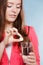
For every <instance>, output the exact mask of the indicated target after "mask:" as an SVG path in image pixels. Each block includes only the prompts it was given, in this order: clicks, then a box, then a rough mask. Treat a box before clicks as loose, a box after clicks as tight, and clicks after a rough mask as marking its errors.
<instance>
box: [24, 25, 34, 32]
mask: <svg viewBox="0 0 43 65" xmlns="http://www.w3.org/2000/svg"><path fill="white" fill-rule="evenodd" d="M24 28H25V30H26V31H27V32H28V31H29V32H35V30H34V27H33V26H29V25H25V26H24Z"/></svg>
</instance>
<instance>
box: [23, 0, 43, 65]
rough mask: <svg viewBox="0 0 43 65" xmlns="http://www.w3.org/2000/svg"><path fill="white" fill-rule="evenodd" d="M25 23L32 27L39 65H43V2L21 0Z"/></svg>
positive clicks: (40, 0) (38, 0)
mask: <svg viewBox="0 0 43 65" xmlns="http://www.w3.org/2000/svg"><path fill="white" fill-rule="evenodd" d="M23 1H24V4H23V5H24V13H25V23H26V24H27V25H32V26H33V27H34V29H35V31H36V34H37V36H38V40H39V53H40V60H41V61H40V65H43V0H23Z"/></svg>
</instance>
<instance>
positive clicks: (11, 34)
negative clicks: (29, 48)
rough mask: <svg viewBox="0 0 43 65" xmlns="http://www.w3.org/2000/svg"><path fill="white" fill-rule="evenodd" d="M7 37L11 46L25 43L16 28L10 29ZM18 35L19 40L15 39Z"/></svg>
mask: <svg viewBox="0 0 43 65" xmlns="http://www.w3.org/2000/svg"><path fill="white" fill-rule="evenodd" d="M6 32H7V33H6V36H5V37H7V41H8V42H7V43H8V44H11V43H12V42H20V41H23V37H22V35H21V34H20V33H19V32H18V30H17V29H16V28H10V29H9V30H7V31H6ZM15 35H17V36H19V38H17V39H16V38H14V36H15Z"/></svg>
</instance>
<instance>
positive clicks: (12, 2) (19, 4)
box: [8, 2, 21, 5]
mask: <svg viewBox="0 0 43 65" xmlns="http://www.w3.org/2000/svg"><path fill="white" fill-rule="evenodd" d="M8 4H14V3H13V2H8ZM17 5H21V3H17Z"/></svg>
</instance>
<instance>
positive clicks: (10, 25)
mask: <svg viewBox="0 0 43 65" xmlns="http://www.w3.org/2000/svg"><path fill="white" fill-rule="evenodd" d="M22 3H23V2H22V0H0V65H8V64H9V65H25V64H26V65H40V59H39V53H38V41H37V36H36V34H35V32H34V29H33V28H32V27H28V26H25V25H24V22H23V21H24V20H23V19H24V17H23V16H24V15H23V8H22ZM28 28H29V30H28ZM28 33H29V34H28ZM25 38H28V40H30V41H31V42H32V44H33V47H34V52H30V53H29V55H28V56H25V55H21V51H20V49H21V48H20V47H21V45H20V42H21V41H24V40H25Z"/></svg>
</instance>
